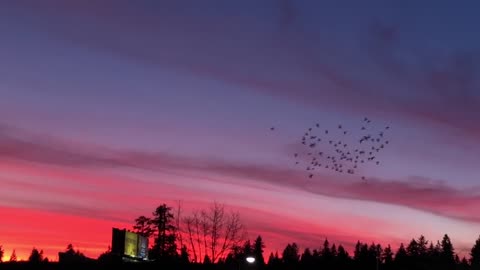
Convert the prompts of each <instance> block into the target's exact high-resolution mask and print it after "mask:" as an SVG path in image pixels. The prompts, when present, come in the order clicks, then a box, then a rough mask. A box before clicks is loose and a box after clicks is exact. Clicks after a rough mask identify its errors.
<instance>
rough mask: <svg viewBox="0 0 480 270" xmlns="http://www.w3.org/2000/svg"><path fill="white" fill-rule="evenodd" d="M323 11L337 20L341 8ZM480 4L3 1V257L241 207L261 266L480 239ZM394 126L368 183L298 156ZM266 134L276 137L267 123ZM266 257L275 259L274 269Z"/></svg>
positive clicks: (92, 250)
mask: <svg viewBox="0 0 480 270" xmlns="http://www.w3.org/2000/svg"><path fill="white" fill-rule="evenodd" d="M334 2H335V4H334ZM479 8H480V4H479V3H478V2H475V1H471V2H467V1H464V2H461V3H460V2H458V1H456V2H453V1H438V0H437V1H396V2H395V3H394V2H393V1H381V0H378V1H353V0H352V1H343V0H342V1H314V0H311V1H308V0H305V1H293V0H291V1H288V0H265V1H258V0H248V1H225V0H216V1H213V0H212V1H210V0H208V1H207V0H205V1H194V0H191V1H183V0H181V1H179V0H168V1H167V0H165V1H154V0H144V1H123V0H117V1H113V0H107V1H63V0H58V1H53V0H46V1H34V0H31V1H27V0H15V1H2V2H0V40H1V42H0V97H1V98H0V115H1V118H0V217H1V222H0V245H3V247H4V249H5V257H6V258H4V259H8V258H9V256H10V254H11V252H12V250H13V249H16V252H17V256H18V257H20V258H23V259H25V258H27V257H28V254H29V253H30V251H31V249H32V248H33V247H37V248H39V249H43V250H44V252H45V255H46V256H48V257H49V258H50V259H54V260H55V259H57V252H58V251H60V250H63V249H65V247H66V246H67V244H69V243H72V244H73V245H74V246H75V247H77V248H80V250H81V251H82V252H84V253H85V254H86V255H87V256H91V257H97V256H98V255H99V254H100V253H101V252H103V251H105V250H106V249H107V247H108V246H109V245H110V241H111V240H110V237H111V228H112V227H121V228H123V227H127V228H131V226H132V223H133V220H134V219H135V218H136V217H137V216H139V215H148V214H150V213H151V211H152V210H154V208H155V207H156V206H157V205H159V204H160V203H164V202H165V203H167V204H170V205H172V206H175V202H176V201H177V200H182V201H183V207H184V212H185V214H188V213H189V212H191V211H192V210H193V209H197V208H202V207H206V206H207V205H208V204H209V203H211V202H213V201H214V200H216V201H218V202H222V203H225V204H226V205H227V206H228V207H229V209H234V210H238V211H239V212H240V214H241V218H242V220H243V222H244V224H245V225H246V226H247V228H248V232H249V236H250V238H252V239H253V238H255V237H256V236H257V235H258V234H261V235H262V236H263V238H264V239H265V242H266V245H267V251H268V252H270V251H275V250H279V251H281V250H283V248H284V247H285V245H286V244H287V243H288V242H293V241H296V242H297V243H298V244H299V246H300V248H302V249H303V248H305V247H311V248H317V247H320V245H321V243H323V240H324V239H325V237H328V239H329V241H330V242H335V243H337V244H340V243H341V244H343V245H344V246H346V247H348V249H349V250H351V247H352V246H353V245H354V244H355V243H356V241H357V240H360V241H365V242H368V243H370V242H371V241H375V242H380V243H382V244H388V243H390V244H392V246H393V247H394V248H395V249H396V247H397V246H398V245H399V243H400V242H408V241H409V240H410V239H411V238H412V237H418V236H419V235H420V234H424V235H425V236H426V237H427V239H433V240H435V241H436V240H437V239H441V237H442V236H443V234H445V233H448V234H449V236H450V237H451V238H452V242H453V244H454V247H455V248H456V250H457V251H458V252H460V253H461V254H466V251H467V250H469V249H470V248H471V247H472V245H473V243H474V242H475V240H476V239H477V238H478V236H479V234H480V182H479V180H480V170H479V165H480V158H479V157H480V124H479V119H480V90H479V89H480V88H479V85H480V70H479V68H480V59H479V57H480V38H479V35H478V25H480V17H479V16H478V10H479ZM365 116H368V117H369V118H371V119H372V125H373V126H374V127H375V128H376V127H378V128H379V129H381V128H383V127H384V126H385V125H389V126H391V127H392V128H391V130H390V131H389V136H390V140H391V143H390V145H389V147H388V149H386V150H385V151H383V152H382V153H381V154H380V158H381V160H382V164H381V166H374V165H367V166H365V167H363V168H362V169H361V171H360V173H361V174H362V175H365V176H367V177H368V178H369V181H367V183H365V182H364V181H362V180H361V179H360V178H359V177H358V176H351V175H347V174H334V173H332V172H330V171H323V172H322V171H321V170H320V171H319V172H318V173H319V174H317V175H316V176H315V177H314V178H312V179H311V180H310V181H307V177H306V175H305V172H304V171H303V170H302V169H301V168H298V167H295V166H294V165H293V163H294V162H293V157H292V153H294V152H297V151H300V150H299V149H300V148H299V147H300V146H301V145H300V144H299V143H298V142H299V139H300V137H301V136H302V134H303V133H304V131H305V129H306V128H308V127H310V126H312V125H313V124H315V123H320V125H321V126H322V127H325V128H331V127H336V126H337V125H338V124H340V123H341V124H342V125H343V126H345V128H351V129H352V130H353V129H354V128H357V129H358V127H359V125H361V120H362V119H363V117H365ZM271 126H275V128H276V129H275V131H271V130H270V127H271ZM267 255H268V254H267Z"/></svg>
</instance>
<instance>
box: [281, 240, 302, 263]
mask: <svg viewBox="0 0 480 270" xmlns="http://www.w3.org/2000/svg"><path fill="white" fill-rule="evenodd" d="M282 261H283V263H284V264H285V266H286V267H287V268H291V267H296V266H297V265H298V263H299V262H300V255H299V251H298V246H297V244H296V243H292V244H287V246H286V247H285V249H284V250H283V254H282Z"/></svg>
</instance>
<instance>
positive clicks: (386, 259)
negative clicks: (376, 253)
mask: <svg viewBox="0 0 480 270" xmlns="http://www.w3.org/2000/svg"><path fill="white" fill-rule="evenodd" d="M381 260H382V262H383V263H384V264H385V266H386V267H387V268H391V267H392V264H393V252H392V247H390V245H388V246H387V247H386V248H384V249H383V252H382V255H381Z"/></svg>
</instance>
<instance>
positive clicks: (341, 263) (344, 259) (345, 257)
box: [337, 245, 350, 269]
mask: <svg viewBox="0 0 480 270" xmlns="http://www.w3.org/2000/svg"><path fill="white" fill-rule="evenodd" d="M337 253H338V255H337V265H338V269H346V268H348V267H349V265H350V255H349V254H348V252H347V251H346V250H345V248H344V247H343V246H342V245H339V246H338V252H337Z"/></svg>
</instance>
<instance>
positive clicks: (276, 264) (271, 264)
mask: <svg viewBox="0 0 480 270" xmlns="http://www.w3.org/2000/svg"><path fill="white" fill-rule="evenodd" d="M267 265H268V269H278V268H280V266H281V265H282V260H281V259H280V257H279V256H278V252H275V254H273V253H270V256H269V257H268V263H267Z"/></svg>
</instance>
